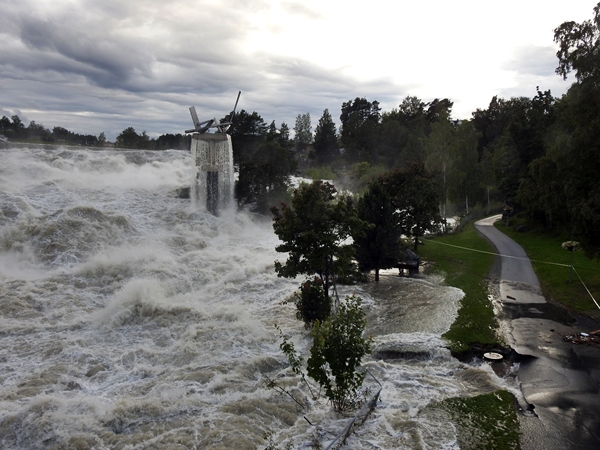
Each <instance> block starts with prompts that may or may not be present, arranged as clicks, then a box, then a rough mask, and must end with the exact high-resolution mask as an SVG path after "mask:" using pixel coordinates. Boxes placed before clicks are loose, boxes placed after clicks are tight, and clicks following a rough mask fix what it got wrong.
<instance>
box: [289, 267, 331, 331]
mask: <svg viewBox="0 0 600 450" xmlns="http://www.w3.org/2000/svg"><path fill="white" fill-rule="evenodd" d="M296 298H297V300H296V308H297V311H296V318H297V319H298V320H302V321H304V326H305V328H310V327H312V326H313V324H314V323H315V322H316V321H317V320H318V321H320V322H323V321H325V320H327V318H328V317H329V315H330V314H331V298H330V297H329V296H328V295H327V294H326V292H325V289H324V288H323V282H322V281H321V279H320V278H319V277H314V278H313V279H312V280H310V279H308V280H306V281H305V282H304V283H303V284H302V286H301V287H300V293H299V294H296Z"/></svg>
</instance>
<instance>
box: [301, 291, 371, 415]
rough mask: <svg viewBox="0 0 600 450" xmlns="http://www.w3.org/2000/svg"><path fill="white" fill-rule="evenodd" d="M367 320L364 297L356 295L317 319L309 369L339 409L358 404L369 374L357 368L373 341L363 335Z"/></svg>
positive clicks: (308, 363) (308, 362)
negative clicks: (359, 391)
mask: <svg viewBox="0 0 600 450" xmlns="http://www.w3.org/2000/svg"><path fill="white" fill-rule="evenodd" d="M366 324H367V319H366V315H365V312H364V311H363V310H362V308H361V299H360V298H359V297H355V296H352V297H347V298H346V301H345V302H342V303H341V304H340V306H339V310H338V311H337V314H335V315H332V316H330V317H329V318H328V319H327V320H326V321H324V322H316V324H315V327H314V328H313V331H312V336H313V339H314V341H313V346H312V347H311V350H310V358H309V359H308V361H307V372H308V375H309V376H310V377H311V378H312V379H314V380H315V381H316V382H317V383H319V385H321V387H323V388H325V395H326V396H327V398H328V399H329V401H331V403H332V405H333V407H334V409H336V410H337V411H344V410H348V409H352V408H354V407H355V406H356V404H357V397H358V395H357V394H358V390H359V389H360V387H361V386H362V383H363V381H364V378H365V374H364V373H361V372H359V371H357V368H358V367H359V366H360V363H361V361H362V358H363V357H364V356H365V355H367V354H368V353H369V352H370V351H371V341H370V340H368V339H364V338H363V332H364V329H365V326H366Z"/></svg>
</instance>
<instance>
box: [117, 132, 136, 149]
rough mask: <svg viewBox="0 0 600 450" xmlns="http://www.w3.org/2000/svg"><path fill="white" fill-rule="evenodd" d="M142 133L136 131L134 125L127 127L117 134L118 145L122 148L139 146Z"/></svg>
mask: <svg viewBox="0 0 600 450" xmlns="http://www.w3.org/2000/svg"><path fill="white" fill-rule="evenodd" d="M139 142H140V135H139V134H137V133H136V131H135V129H134V128H133V127H128V128H125V129H124V130H123V131H121V133H120V134H119V135H118V136H117V139H116V145H117V147H120V148H139V147H138V145H139Z"/></svg>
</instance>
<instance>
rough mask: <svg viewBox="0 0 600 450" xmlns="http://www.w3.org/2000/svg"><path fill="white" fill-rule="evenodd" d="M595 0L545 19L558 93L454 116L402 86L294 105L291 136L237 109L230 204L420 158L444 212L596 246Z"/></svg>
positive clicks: (19, 133)
mask: <svg viewBox="0 0 600 450" xmlns="http://www.w3.org/2000/svg"><path fill="white" fill-rule="evenodd" d="M599 8H600V3H599V4H598V5H597V6H596V7H595V8H594V15H593V18H592V19H591V20H587V21H584V22H582V23H575V22H565V23H563V24H562V25H560V26H559V27H557V28H556V29H555V30H554V31H555V34H554V40H555V42H556V43H557V44H558V46H559V51H558V52H557V57H558V67H557V69H556V73H557V74H558V75H560V76H562V77H564V78H567V76H568V75H569V74H571V73H574V74H575V82H574V83H573V85H572V86H571V87H570V88H569V90H568V91H567V93H566V94H565V95H563V96H562V97H554V96H553V95H552V94H551V92H550V91H549V90H546V91H544V90H542V89H540V88H539V87H538V88H536V90H535V92H534V95H533V96H532V97H531V98H529V97H513V98H510V99H503V98H499V97H497V96H494V97H493V98H492V99H491V101H490V103H489V105H488V106H487V107H486V108H482V109H477V110H476V111H474V112H473V113H472V115H471V117H470V118H469V119H466V120H457V119H454V118H453V117H452V106H453V102H452V101H451V100H450V99H448V98H442V99H434V100H432V101H430V102H425V101H423V100H421V99H419V98H417V97H415V96H407V97H405V98H404V99H403V100H402V101H401V102H400V104H399V105H398V107H396V108H393V109H392V110H391V111H382V110H381V107H380V105H379V102H378V101H377V100H368V99H366V98H362V97H356V98H355V99H350V100H348V101H346V102H344V103H343V104H342V105H341V108H340V109H341V114H340V116H339V122H338V124H336V123H335V122H334V119H333V117H332V115H331V113H330V111H329V109H325V110H324V111H323V113H322V116H321V117H320V118H319V120H318V123H317V126H316V128H315V130H314V132H313V130H312V125H311V118H310V114H308V113H305V114H299V115H298V116H297V118H296V122H295V124H294V127H293V132H294V133H293V137H292V133H291V131H292V130H291V129H290V127H289V126H288V125H287V124H285V123H281V124H280V125H279V126H278V127H277V126H276V124H275V121H273V122H271V124H270V125H269V124H267V123H266V122H265V121H264V119H263V118H262V117H261V116H260V114H258V113H257V112H256V111H253V112H247V111H245V110H242V111H240V112H239V113H238V114H237V115H236V117H235V121H234V124H233V125H232V127H231V128H230V134H231V136H232V141H233V151H234V161H235V165H236V170H237V172H238V174H239V178H238V181H237V183H236V198H237V201H238V204H239V206H240V207H244V208H248V209H251V210H254V211H258V212H262V213H265V214H266V213H268V211H269V208H270V207H271V206H272V205H277V204H278V203H279V202H280V201H282V200H283V201H286V200H287V201H289V188H290V186H291V179H290V177H291V175H297V174H304V175H306V176H308V177H311V178H320V179H331V180H334V182H335V184H336V186H338V188H340V189H348V190H352V191H353V192H356V193H362V192H364V191H365V189H367V186H368V184H369V182H371V181H372V180H374V179H376V178H377V177H378V176H380V175H383V174H385V173H388V172H390V171H394V170H405V169H407V168H408V167H410V166H411V165H412V164H414V163H419V164H422V165H423V166H424V167H425V169H426V170H427V171H428V172H429V173H431V174H434V175H435V177H436V179H437V182H436V189H438V195H439V205H438V207H439V211H440V215H441V217H442V218H445V217H448V216H450V215H453V216H454V215H466V214H468V213H469V212H470V211H471V210H473V209H474V208H488V209H489V208H490V207H492V206H502V205H506V207H507V209H512V210H513V211H522V212H523V214H524V215H525V216H526V217H527V219H528V220H529V221H530V222H531V223H535V224H539V225H541V226H543V227H545V228H547V229H551V230H555V231H557V232H558V231H563V232H568V233H569V234H571V235H572V237H573V239H578V240H580V241H581V243H582V246H583V248H584V250H585V251H586V252H587V254H588V255H590V256H595V257H600V234H598V233H596V231H597V230H598V229H600V185H599V184H598V183H597V182H596V177H597V174H598V173H600V156H599V155H600V148H598V147H599V146H600V139H599V138H600V135H599V134H600V126H599V125H600V82H599V79H600V62H599V60H598V58H597V54H598V52H599V51H600V18H599ZM227 119H229V117H228V116H226V117H225V118H224V119H223V120H227ZM0 124H1V126H0V129H1V130H2V133H3V134H4V135H6V136H7V137H9V138H11V137H12V138H15V139H17V138H24V137H26V136H27V137H29V138H32V136H38V137H39V139H41V140H44V139H46V140H48V139H53V140H54V142H56V141H57V140H64V141H66V142H76V143H79V144H82V145H94V143H97V145H101V143H102V142H103V139H104V137H103V133H101V135H100V136H98V137H94V136H89V135H88V136H84V135H78V134H75V133H71V132H69V131H67V130H65V129H63V128H60V127H55V129H54V130H53V131H52V132H49V131H48V130H46V129H45V128H44V127H43V126H42V125H38V124H36V123H35V122H33V121H32V122H31V123H30V125H29V126H28V127H25V125H24V124H22V123H21V122H20V120H19V119H18V117H17V116H13V117H12V120H11V119H8V118H7V117H3V118H2V120H1V121H0ZM189 139H190V137H189V136H182V135H163V136H161V137H160V138H158V139H156V140H155V139H151V138H149V137H148V136H147V135H146V133H145V132H142V134H141V135H140V134H138V133H137V132H136V131H135V130H134V129H133V128H131V127H129V128H127V129H125V130H124V131H123V132H122V133H121V134H120V135H119V136H118V137H117V146H119V147H126V148H147V149H150V148H151V149H159V148H184V149H187V148H189ZM86 143H87V144H86Z"/></svg>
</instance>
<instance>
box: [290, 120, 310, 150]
mask: <svg viewBox="0 0 600 450" xmlns="http://www.w3.org/2000/svg"><path fill="white" fill-rule="evenodd" d="M294 142H295V144H296V149H297V150H304V149H305V148H306V146H307V145H310V144H312V143H313V134H312V124H311V120H310V113H305V114H298V116H297V117H296V125H295V126H294Z"/></svg>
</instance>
